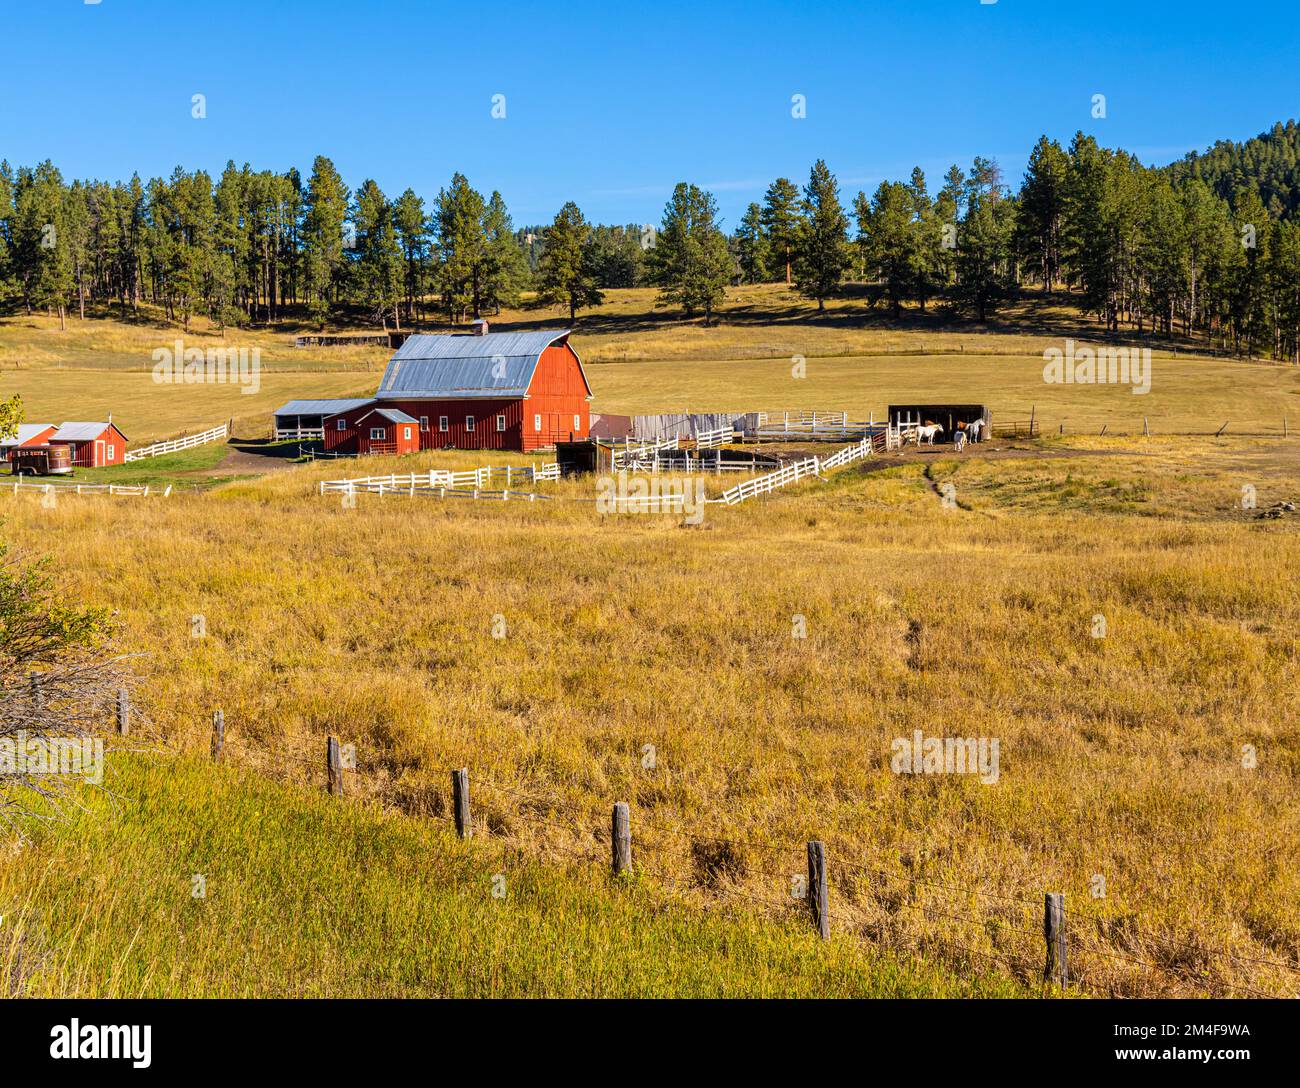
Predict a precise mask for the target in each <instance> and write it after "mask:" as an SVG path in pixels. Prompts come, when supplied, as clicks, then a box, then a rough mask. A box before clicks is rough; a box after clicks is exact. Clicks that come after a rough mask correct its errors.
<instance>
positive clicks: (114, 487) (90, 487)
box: [6, 479, 172, 499]
mask: <svg viewBox="0 0 1300 1088" xmlns="http://www.w3.org/2000/svg"><path fill="white" fill-rule="evenodd" d="M9 489H12V491H13V493H14V494H15V495H18V494H21V493H22V492H25V491H26V492H32V493H34V494H37V495H121V496H123V497H131V496H134V497H137V498H148V497H149V496H150V495H153V496H156V497H157V498H162V499H165V498H168V497H170V495H171V493H172V485H171V484H168V485H167V486H166V487H164V488H157V487H150V485H149V484H53V483H34V482H32V481H30V480H22V479H18V480H15V481H14V482H13V483H12V484H11V485H9V488H6V490H9Z"/></svg>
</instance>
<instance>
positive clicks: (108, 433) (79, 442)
mask: <svg viewBox="0 0 1300 1088" xmlns="http://www.w3.org/2000/svg"><path fill="white" fill-rule="evenodd" d="M48 441H49V443H50V444H51V445H58V444H62V445H66V446H67V447H68V452H69V453H71V454H72V463H73V464H74V465H76V466H77V467H78V468H103V467H104V466H105V465H120V464H122V463H123V462H124V461H125V460H126V442H127V438H126V435H124V434H123V433H122V432H121V431H119V430H118V429H117V427H116V426H114V425H113V424H112V423H65V424H64V425H63V426H62V427H60V428H59V429H58V430H57V431H55V432H54V433H53V434H52V435H50V437H49V439H48Z"/></svg>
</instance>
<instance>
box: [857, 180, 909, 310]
mask: <svg viewBox="0 0 1300 1088" xmlns="http://www.w3.org/2000/svg"><path fill="white" fill-rule="evenodd" d="M854 207H855V208H856V210H857V218H858V242H859V246H860V247H861V250H862V252H863V254H864V258H865V270H866V274H867V276H868V278H869V279H870V280H874V281H876V282H878V283H880V284H881V285H882V286H883V287H884V292H885V296H886V297H887V298H888V299H889V305H890V311H891V312H892V314H893V315H894V317H897V316H898V315H899V313H900V312H901V311H902V304H903V299H905V298H906V297H907V296H908V294H909V292H910V291H911V289H912V283H913V267H912V261H911V254H910V234H911V224H912V201H911V197H910V195H909V193H908V191H907V187H906V186H904V185H902V184H900V183H898V182H894V181H882V182H881V183H880V185H879V187H878V188H877V189H876V192H875V195H874V196H873V197H872V198H871V200H870V201H868V200H867V199H866V196H865V195H864V194H862V193H859V194H858V198H857V200H856V201H855V202H854Z"/></svg>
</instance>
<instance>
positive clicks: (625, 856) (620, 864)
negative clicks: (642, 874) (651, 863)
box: [609, 801, 632, 876]
mask: <svg viewBox="0 0 1300 1088" xmlns="http://www.w3.org/2000/svg"><path fill="white" fill-rule="evenodd" d="M609 840H610V863H611V864H612V865H613V867H614V875H615V876H621V875H622V874H623V873H628V872H631V871H632V814H631V812H630V810H629V809H628V807H627V802H626V801H619V802H618V803H617V804H616V805H615V806H614V815H613V818H612V820H611V822H610V836H609Z"/></svg>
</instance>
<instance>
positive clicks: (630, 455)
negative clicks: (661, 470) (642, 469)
mask: <svg viewBox="0 0 1300 1088" xmlns="http://www.w3.org/2000/svg"><path fill="white" fill-rule="evenodd" d="M676 449H681V444H680V442H679V441H678V436H677V435H673V436H672V438H661V439H659V440H658V441H657V442H648V443H646V444H645V445H641V446H632V445H628V446H625V447H624V448H623V449H621V450H618V449H616V450H615V451H614V454H613V462H614V467H615V468H630V467H632V466H633V465H640V466H644V465H649V464H651V463H653V462H654V460H655V454H657V453H658V452H659V451H660V450H676Z"/></svg>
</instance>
